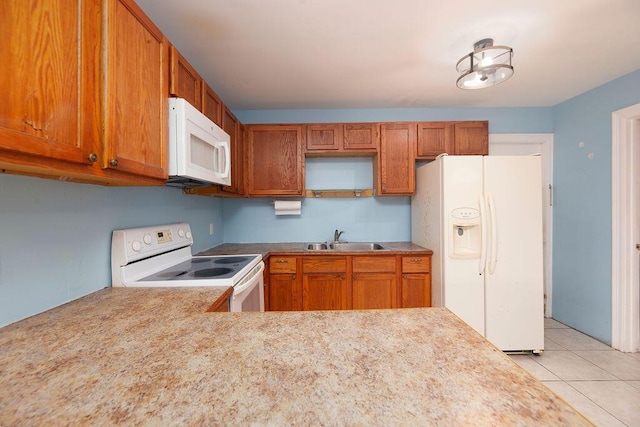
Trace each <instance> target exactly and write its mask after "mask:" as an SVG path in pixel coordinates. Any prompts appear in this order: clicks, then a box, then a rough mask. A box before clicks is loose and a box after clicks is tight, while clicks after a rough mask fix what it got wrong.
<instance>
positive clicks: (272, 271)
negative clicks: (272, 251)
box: [266, 256, 302, 311]
mask: <svg viewBox="0 0 640 427" xmlns="http://www.w3.org/2000/svg"><path fill="white" fill-rule="evenodd" d="M297 272H298V257H295V256H271V257H270V258H269V280H268V284H267V286H268V289H267V292H266V295H267V303H268V304H267V305H268V307H269V311H292V310H302V305H301V303H300V302H301V301H300V296H299V295H300V292H299V288H300V286H299V285H300V275H299V274H297Z"/></svg>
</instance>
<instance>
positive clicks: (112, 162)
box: [109, 159, 118, 168]
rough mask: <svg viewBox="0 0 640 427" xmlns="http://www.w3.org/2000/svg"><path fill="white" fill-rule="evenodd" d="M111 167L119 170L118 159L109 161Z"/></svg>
mask: <svg viewBox="0 0 640 427" xmlns="http://www.w3.org/2000/svg"><path fill="white" fill-rule="evenodd" d="M109 166H111V167H114V168H117V167H118V159H111V160H109Z"/></svg>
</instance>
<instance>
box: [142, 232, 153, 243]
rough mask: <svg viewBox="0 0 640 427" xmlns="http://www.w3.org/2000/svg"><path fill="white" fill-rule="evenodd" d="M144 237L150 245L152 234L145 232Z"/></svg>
mask: <svg viewBox="0 0 640 427" xmlns="http://www.w3.org/2000/svg"><path fill="white" fill-rule="evenodd" d="M142 239H143V240H144V242H145V243H146V244H147V245H150V244H151V234H149V233H147V234H145V235H144V237H143V238H142Z"/></svg>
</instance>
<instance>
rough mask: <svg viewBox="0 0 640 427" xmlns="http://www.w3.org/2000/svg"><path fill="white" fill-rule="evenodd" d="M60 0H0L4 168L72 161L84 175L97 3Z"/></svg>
mask: <svg viewBox="0 0 640 427" xmlns="http://www.w3.org/2000/svg"><path fill="white" fill-rule="evenodd" d="M59 3H61V2H53V1H50V2H28V1H24V0H3V1H1V2H0V16H1V17H2V25H0V36H1V37H2V40H3V42H2V60H0V76H1V77H0V166H1V167H2V168H3V169H11V170H25V171H27V170H28V168H29V166H27V164H29V163H30V164H31V168H32V169H34V171H37V170H42V171H43V172H46V171H51V170H52V169H57V168H62V165H63V164H65V163H69V162H70V163H74V164H77V166H76V169H75V170H76V172H82V171H83V170H84V173H89V172H90V169H91V167H90V166H91V162H90V160H89V159H88V156H89V154H90V153H91V152H92V150H93V144H94V143H97V141H98V138H99V131H98V129H99V121H100V120H99V114H100V87H99V81H98V79H97V78H96V76H97V75H98V74H99V69H100V62H99V61H100V47H101V43H100V20H101V6H100V3H101V1H100V0H93V1H90V0H87V1H84V0H77V1H66V2H64V5H61V4H59ZM24 155H27V156H26V157H25V156H24ZM25 159H29V160H28V161H24V160H25ZM38 160H41V163H40V164H39V165H38V164H37V161H38ZM51 160H54V162H53V163H52V162H51ZM55 161H60V162H59V163H55ZM7 162H8V163H12V164H11V165H9V164H8V163H7ZM23 167H24V168H26V169H22V168H23Z"/></svg>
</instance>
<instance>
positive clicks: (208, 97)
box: [202, 80, 224, 127]
mask: <svg viewBox="0 0 640 427" xmlns="http://www.w3.org/2000/svg"><path fill="white" fill-rule="evenodd" d="M223 110H224V106H223V104H222V100H221V99H220V97H219V96H218V94H217V93H215V92H214V90H213V89H211V87H210V86H209V85H208V84H206V83H205V82H204V80H203V81H202V112H203V113H204V115H205V116H207V117H208V118H209V120H211V121H212V122H214V123H215V124H217V125H218V126H220V127H222V111H223Z"/></svg>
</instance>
